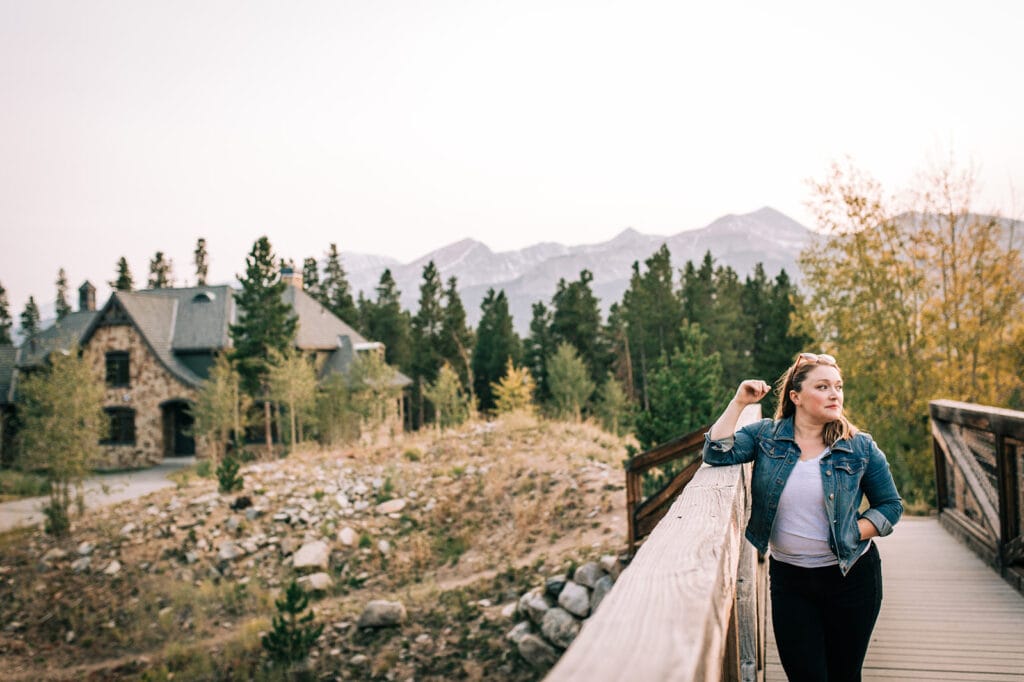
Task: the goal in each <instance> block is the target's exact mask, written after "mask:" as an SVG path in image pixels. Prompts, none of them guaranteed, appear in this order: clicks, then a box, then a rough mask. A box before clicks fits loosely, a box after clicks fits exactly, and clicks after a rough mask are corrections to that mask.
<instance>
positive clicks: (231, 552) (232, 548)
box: [217, 540, 245, 561]
mask: <svg viewBox="0 0 1024 682" xmlns="http://www.w3.org/2000/svg"><path fill="white" fill-rule="evenodd" d="M243 556H245V550H244V549H242V548H241V547H239V546H238V545H236V544H235V543H234V542H232V541H231V540H225V541H224V542H222V543H220V545H218V547H217V558H218V559H219V560H221V561H234V560H235V559H238V558H240V557H243Z"/></svg>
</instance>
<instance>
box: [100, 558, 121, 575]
mask: <svg viewBox="0 0 1024 682" xmlns="http://www.w3.org/2000/svg"><path fill="white" fill-rule="evenodd" d="M120 572H121V562H120V561H118V560H117V559H114V560H113V561H111V562H110V564H108V565H107V567H106V568H105V569H103V573H104V574H105V575H117V574H118V573H120Z"/></svg>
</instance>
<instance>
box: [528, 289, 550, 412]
mask: <svg viewBox="0 0 1024 682" xmlns="http://www.w3.org/2000/svg"><path fill="white" fill-rule="evenodd" d="M554 352H555V340H554V338H553V337H552V334H551V311H549V310H548V308H547V306H545V305H544V304H543V303H542V302H540V301H537V302H535V303H534V304H533V316H532V317H531V318H530V335H529V336H528V337H526V341H525V342H524V343H523V363H524V364H525V365H526V368H527V369H529V370H530V374H531V375H532V376H533V378H534V380H535V381H536V382H537V394H536V395H537V402H539V403H547V402H548V400H550V398H551V391H550V389H549V388H548V370H547V363H548V358H550V357H551V355H552V354H553V353H554Z"/></svg>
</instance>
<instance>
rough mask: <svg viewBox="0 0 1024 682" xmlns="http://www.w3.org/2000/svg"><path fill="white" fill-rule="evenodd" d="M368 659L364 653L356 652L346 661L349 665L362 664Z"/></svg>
mask: <svg viewBox="0 0 1024 682" xmlns="http://www.w3.org/2000/svg"><path fill="white" fill-rule="evenodd" d="M368 660H370V659H369V657H368V656H366V655H365V654H356V655H355V656H353V657H352V658H350V659H348V662H349V664H350V665H363V664H364V663H366V662H367V661H368Z"/></svg>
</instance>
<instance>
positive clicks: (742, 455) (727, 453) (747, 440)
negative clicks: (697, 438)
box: [703, 419, 772, 466]
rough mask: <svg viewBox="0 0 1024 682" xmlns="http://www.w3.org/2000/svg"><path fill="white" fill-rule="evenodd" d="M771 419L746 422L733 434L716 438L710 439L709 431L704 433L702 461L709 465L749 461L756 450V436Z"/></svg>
mask: <svg viewBox="0 0 1024 682" xmlns="http://www.w3.org/2000/svg"><path fill="white" fill-rule="evenodd" d="M771 423H772V420H771V419H762V420H760V421H756V422H754V423H753V424H747V425H746V426H744V427H743V428H742V429H740V430H739V431H737V432H736V433H735V435H732V436H726V437H725V438H720V439H717V440H712V439H711V432H710V431H708V433H706V434H705V435H704V450H703V456H704V461H705V462H707V463H708V464H710V465H711V466H727V465H729V464H743V463H744V462H751V461H753V459H754V455H755V454H756V452H757V437H758V435H759V434H760V433H761V431H762V429H764V427H765V425H766V424H771Z"/></svg>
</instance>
